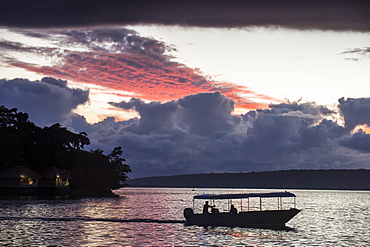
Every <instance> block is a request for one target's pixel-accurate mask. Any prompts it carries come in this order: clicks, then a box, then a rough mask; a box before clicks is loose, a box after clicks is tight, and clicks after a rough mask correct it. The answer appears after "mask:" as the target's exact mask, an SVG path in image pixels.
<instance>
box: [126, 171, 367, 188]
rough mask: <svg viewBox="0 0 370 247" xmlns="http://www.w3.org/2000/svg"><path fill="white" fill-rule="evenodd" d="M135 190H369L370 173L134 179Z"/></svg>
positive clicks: (213, 174) (269, 174) (131, 183)
mask: <svg viewBox="0 0 370 247" xmlns="http://www.w3.org/2000/svg"><path fill="white" fill-rule="evenodd" d="M128 185H129V186H131V187H178V188H193V187H194V188H259V189H324V190H369V191H370V170H368V169H357V170H336V169H332V170H284V171H268V172H248V173H210V174H192V175H176V176H163V177H145V178H136V179H130V180H129V181H128Z"/></svg>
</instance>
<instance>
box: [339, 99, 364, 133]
mask: <svg viewBox="0 0 370 247" xmlns="http://www.w3.org/2000/svg"><path fill="white" fill-rule="evenodd" d="M338 107H339V109H340V111H341V114H342V116H343V118H344V121H345V125H346V126H347V127H349V128H350V129H353V128H354V127H356V126H357V125H363V124H367V125H368V126H370V98H358V99H353V98H348V99H344V98H341V99H339V106H338Z"/></svg>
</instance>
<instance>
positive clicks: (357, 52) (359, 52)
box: [341, 47, 370, 61]
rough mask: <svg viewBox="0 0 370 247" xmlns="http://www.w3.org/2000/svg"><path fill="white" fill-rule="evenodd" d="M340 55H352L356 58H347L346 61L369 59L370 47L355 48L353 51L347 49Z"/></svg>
mask: <svg viewBox="0 0 370 247" xmlns="http://www.w3.org/2000/svg"><path fill="white" fill-rule="evenodd" d="M341 54H345V55H354V56H357V57H347V58H345V59H347V60H353V61H358V60H360V59H363V58H370V47H362V48H355V49H348V50H346V51H344V52H342V53H341Z"/></svg>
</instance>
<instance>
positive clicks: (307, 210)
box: [0, 188, 370, 246]
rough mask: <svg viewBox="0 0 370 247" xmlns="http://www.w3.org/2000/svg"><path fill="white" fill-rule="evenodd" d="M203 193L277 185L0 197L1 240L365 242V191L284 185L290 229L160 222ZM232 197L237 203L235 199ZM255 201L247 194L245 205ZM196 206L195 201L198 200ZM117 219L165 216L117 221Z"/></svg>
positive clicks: (369, 198)
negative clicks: (60, 196) (62, 196)
mask: <svg viewBox="0 0 370 247" xmlns="http://www.w3.org/2000/svg"><path fill="white" fill-rule="evenodd" d="M203 191H206V192H207V193H249V192H272V191H279V190H250V189H245V190H240V189H199V190H196V191H192V190H191V189H162V188H124V189H120V190H118V191H116V193H117V194H119V195H120V196H121V197H120V198H109V199H102V198H94V199H81V200H0V245H16V246H21V245H22V246H24V245H43V246H47V245H63V246H72V245H73V246H82V245H83V246H87V245H89V246H97V245H99V246H111V245H136V246H137V245H139V246H140V245H187V246H189V245H217V246H221V245H232V246H235V245H250V246H256V245H263V246H272V245H290V246H292V245H299V246H302V245H310V246H313V245H320V246H323V245H330V246H333V245H342V246H343V245H345V246H360V245H362V246H364V245H369V243H370V224H369V223H370V192H363V191H310V190H290V191H291V192H293V193H295V194H296V195H297V208H299V209H303V211H302V212H300V213H299V214H298V215H297V216H296V217H294V218H293V219H292V220H291V221H289V222H288V223H287V226H289V227H290V228H292V229H291V230H269V229H250V228H229V227H208V228H204V227H199V226H185V225H184V224H182V223H168V222H166V221H168V220H174V221H176V220H180V221H182V220H184V219H183V216H182V215H183V214H182V212H183V209H184V208H185V207H189V206H192V204H193V203H192V200H191V199H192V196H193V195H195V194H202V193H203ZM288 199H290V198H287V199H286V201H284V202H285V203H286V207H290V206H291V204H289V203H291V202H292V201H290V200H288ZM233 203H234V204H236V205H237V206H240V205H239V204H240V201H239V200H234V201H233ZM256 203H257V202H253V201H252V200H251V201H250V207H254V206H256V205H257V204H258V203H257V204H256ZM258 205H259V204H258ZM195 206H197V205H195ZM198 206H199V207H201V202H200V203H199V205H198ZM218 206H219V207H220V208H223V207H226V205H218ZM274 206H276V201H275V200H271V199H265V201H263V207H265V208H269V207H274ZM243 207H246V203H245V202H243ZM95 219H98V220H95ZM122 219H125V220H126V219H139V220H138V221H140V219H153V220H163V221H165V222H158V223H157V222H123V221H120V220H122Z"/></svg>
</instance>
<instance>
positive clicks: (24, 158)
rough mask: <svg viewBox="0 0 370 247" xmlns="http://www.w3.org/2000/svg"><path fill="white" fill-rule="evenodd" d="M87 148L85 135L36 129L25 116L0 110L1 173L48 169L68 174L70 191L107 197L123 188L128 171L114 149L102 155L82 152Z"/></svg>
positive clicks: (59, 129) (54, 128)
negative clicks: (26, 168) (13, 168)
mask: <svg viewBox="0 0 370 247" xmlns="http://www.w3.org/2000/svg"><path fill="white" fill-rule="evenodd" d="M89 144H90V140H89V138H88V137H87V134H86V133H84V132H82V133H79V134H76V133H73V132H71V131H69V130H67V128H65V127H62V126H61V125H60V124H58V123H57V124H54V125H52V126H50V127H44V128H41V127H38V126H36V125H35V124H34V123H32V122H30V121H29V118H28V114H26V113H21V112H18V111H17V109H15V108H13V109H7V108H6V107H4V106H0V170H5V169H9V168H12V167H15V166H25V167H28V168H30V169H32V170H34V171H35V172H42V171H43V170H45V168H46V167H48V166H56V167H58V168H59V169H61V170H65V171H68V172H69V173H70V175H71V176H72V178H73V179H72V180H71V188H72V189H75V190H85V191H90V192H92V193H97V194H109V193H111V190H112V189H118V188H120V187H123V186H124V185H125V181H126V180H127V179H128V177H127V173H128V172H130V171H131V170H130V167H129V166H128V165H127V164H125V163H124V162H125V159H123V158H122V157H121V155H122V148H121V147H116V148H114V149H113V151H112V152H111V153H110V154H108V155H104V153H103V150H100V149H97V150H90V151H86V150H84V147H85V146H86V145H89Z"/></svg>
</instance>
